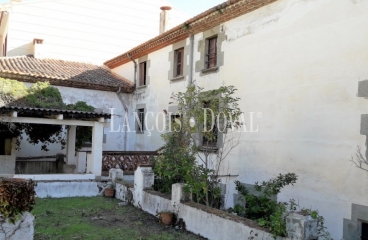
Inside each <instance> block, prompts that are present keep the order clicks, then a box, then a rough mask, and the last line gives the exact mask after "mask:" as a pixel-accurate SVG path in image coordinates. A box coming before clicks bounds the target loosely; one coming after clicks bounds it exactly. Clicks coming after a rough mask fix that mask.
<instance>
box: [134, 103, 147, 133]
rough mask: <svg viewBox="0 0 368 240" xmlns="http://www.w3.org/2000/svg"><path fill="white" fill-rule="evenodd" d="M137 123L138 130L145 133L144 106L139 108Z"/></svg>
mask: <svg viewBox="0 0 368 240" xmlns="http://www.w3.org/2000/svg"><path fill="white" fill-rule="evenodd" d="M137 115H138V119H137V124H136V132H137V133H143V131H144V124H145V123H144V108H140V109H138V110H137Z"/></svg>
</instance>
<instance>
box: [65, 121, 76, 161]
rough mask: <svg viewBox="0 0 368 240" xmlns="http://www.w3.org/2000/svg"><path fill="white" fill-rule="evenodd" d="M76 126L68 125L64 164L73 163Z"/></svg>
mask: <svg viewBox="0 0 368 240" xmlns="http://www.w3.org/2000/svg"><path fill="white" fill-rule="evenodd" d="M76 132H77V126H70V128H69V129H68V133H67V143H66V144H67V145H66V164H68V165H75V164H76V158H75V139H76Z"/></svg>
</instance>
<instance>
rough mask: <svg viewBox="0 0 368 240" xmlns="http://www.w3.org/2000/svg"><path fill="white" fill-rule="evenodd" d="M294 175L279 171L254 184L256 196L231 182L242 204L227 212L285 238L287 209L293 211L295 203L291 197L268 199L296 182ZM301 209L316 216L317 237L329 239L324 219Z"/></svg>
mask: <svg viewBox="0 0 368 240" xmlns="http://www.w3.org/2000/svg"><path fill="white" fill-rule="evenodd" d="M297 179H298V178H297V176H296V174H295V173H287V174H279V176H277V177H276V178H273V179H270V180H269V181H267V182H265V181H264V182H262V183H260V184H259V183H258V182H256V183H255V186H254V189H255V190H256V191H257V192H258V193H259V194H257V196H255V195H253V194H250V193H249V190H248V189H247V188H246V187H245V186H244V185H242V184H241V183H240V182H239V181H235V185H236V190H238V192H239V193H240V194H241V195H242V196H241V197H240V200H242V201H243V204H237V205H235V207H234V209H230V211H231V212H235V213H236V214H237V215H238V216H242V217H246V218H248V219H252V220H255V221H257V223H258V224H259V225H260V226H261V227H266V228H268V229H269V230H270V232H271V233H272V234H273V237H275V238H276V237H277V236H280V237H287V232H286V221H285V219H286V217H287V215H288V214H289V212H295V211H296V210H297V207H298V205H297V204H296V202H295V200H294V199H290V200H289V202H288V203H287V202H277V201H275V200H272V199H271V198H272V196H274V195H277V194H279V193H280V192H281V189H282V188H284V187H285V186H287V185H290V184H291V185H293V184H294V183H296V180H297ZM301 211H302V212H306V213H308V214H310V215H311V217H312V218H314V219H317V227H318V229H317V231H318V232H317V233H318V240H319V239H323V240H332V238H331V236H330V233H329V232H328V231H327V228H326V227H325V226H324V218H323V217H322V216H320V215H319V214H318V211H313V210H311V209H305V208H303V209H302V210H301Z"/></svg>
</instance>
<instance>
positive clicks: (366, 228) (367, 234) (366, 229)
mask: <svg viewBox="0 0 368 240" xmlns="http://www.w3.org/2000/svg"><path fill="white" fill-rule="evenodd" d="M361 239H362V240H368V223H364V222H362V237H361Z"/></svg>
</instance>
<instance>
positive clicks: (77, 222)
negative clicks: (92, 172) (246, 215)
mask: <svg viewBox="0 0 368 240" xmlns="http://www.w3.org/2000/svg"><path fill="white" fill-rule="evenodd" d="M118 203H119V201H118V200H117V199H109V198H104V197H91V198H84V197H78V198H61V199H51V198H47V199H37V201H36V206H35V208H34V210H33V211H32V212H33V214H34V215H35V216H36V224H35V240H40V239H42V240H44V239H93V240H95V239H96V240H100V239H106V240H113V239H175V240H176V239H183V240H184V239H188V240H189V239H201V238H200V237H198V236H197V235H194V234H192V233H188V232H185V231H183V230H176V229H175V228H173V227H166V226H163V225H161V224H160V223H159V222H158V219H157V218H156V217H154V216H152V215H150V214H148V213H145V212H143V211H142V210H140V209H137V208H135V207H133V206H131V205H127V206H119V205H118Z"/></svg>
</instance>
